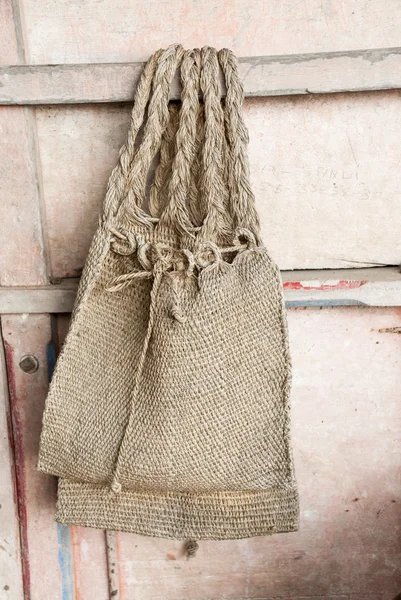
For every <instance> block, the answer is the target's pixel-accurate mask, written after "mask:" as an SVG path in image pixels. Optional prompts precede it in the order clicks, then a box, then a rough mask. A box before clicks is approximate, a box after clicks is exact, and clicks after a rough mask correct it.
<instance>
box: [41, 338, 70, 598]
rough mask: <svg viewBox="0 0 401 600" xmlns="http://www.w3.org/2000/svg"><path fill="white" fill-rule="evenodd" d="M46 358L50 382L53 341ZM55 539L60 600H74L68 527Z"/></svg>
mask: <svg viewBox="0 0 401 600" xmlns="http://www.w3.org/2000/svg"><path fill="white" fill-rule="evenodd" d="M46 357H47V375H48V379H49V382H50V381H51V378H52V376H53V372H54V367H55V366H56V346H55V344H54V342H53V341H51V342H50V343H49V344H48V346H47V348H46ZM57 539H58V544H59V546H58V563H59V565H60V571H61V597H62V600H74V598H75V590H74V578H73V573H74V567H73V564H72V560H71V536H70V528H69V527H68V525H61V523H57Z"/></svg>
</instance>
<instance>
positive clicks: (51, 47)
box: [20, 0, 400, 64]
mask: <svg viewBox="0 0 401 600" xmlns="http://www.w3.org/2000/svg"><path fill="white" fill-rule="evenodd" d="M20 3H21V4H22V7H23V12H24V15H25V21H26V29H27V46H28V48H29V55H30V61H29V62H30V63H34V64H62V63H80V62H86V63H87V62H91V61H93V62H134V61H143V60H146V58H147V57H148V56H149V55H150V54H151V53H152V52H154V51H155V50H156V49H157V48H160V47H163V48H164V47H166V46H167V45H168V44H171V43H172V42H181V43H182V44H183V45H184V46H185V47H187V48H196V47H201V46H203V45H204V44H205V43H211V44H213V45H215V46H216V47H217V48H222V47H228V48H232V49H233V50H234V51H235V52H236V54H237V55H238V56H259V55H262V54H269V55H281V54H286V53H288V52H291V53H293V54H301V53H309V52H332V51H341V50H358V49H360V48H386V47H391V46H398V45H400V17H399V2H398V0H386V2H383V0H369V3H368V4H367V2H366V0H353V1H352V2H322V1H321V0H308V1H307V2H300V1H297V0H280V2H249V1H247V0H225V2H221V3H220V2H217V3H216V2H212V1H210V0H204V1H203V2H188V1H187V0H171V1H170V2H154V3H153V2H139V0H102V2H82V1H81V0H69V2H60V0H20Z"/></svg>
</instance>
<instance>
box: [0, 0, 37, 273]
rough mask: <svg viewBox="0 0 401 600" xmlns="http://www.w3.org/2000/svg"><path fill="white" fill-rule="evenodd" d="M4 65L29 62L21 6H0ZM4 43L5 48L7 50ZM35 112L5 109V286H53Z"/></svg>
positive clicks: (0, 129) (1, 125)
mask: <svg viewBox="0 0 401 600" xmlns="http://www.w3.org/2000/svg"><path fill="white" fill-rule="evenodd" d="M0 22H1V24H2V27H1V33H2V48H1V51H0V52H1V54H0V62H3V63H6V64H8V63H10V62H14V63H23V62H24V60H25V53H24V46H23V39H22V31H21V22H20V18H19V10H18V6H17V4H16V3H15V2H13V0H5V1H4V2H1V3H0ZM3 42H4V44H3ZM32 110H33V109H30V108H20V107H16V106H15V107H8V108H6V109H5V108H4V107H0V138H1V140H2V143H1V145H0V178H1V186H0V221H1V223H2V227H3V231H5V232H7V235H3V236H2V237H1V241H0V284H1V285H30V284H31V285H40V284H44V283H47V281H48V280H47V273H46V267H45V263H44V244H43V236H42V227H41V218H40V185H39V181H40V173H39V169H38V156H37V153H36V146H35V132H36V127H35V121H34V115H33V114H32Z"/></svg>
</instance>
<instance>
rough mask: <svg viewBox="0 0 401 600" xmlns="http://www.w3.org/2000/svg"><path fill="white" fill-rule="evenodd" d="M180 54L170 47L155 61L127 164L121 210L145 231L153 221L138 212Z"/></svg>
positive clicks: (180, 50) (166, 117) (165, 120)
mask: <svg viewBox="0 0 401 600" xmlns="http://www.w3.org/2000/svg"><path fill="white" fill-rule="evenodd" d="M183 54H184V49H183V47H182V46H181V45H180V44H173V45H172V46H169V47H168V48H167V50H165V51H164V52H163V53H162V54H161V55H160V57H159V60H158V64H157V68H156V72H155V74H154V80H153V87H152V96H151V99H150V102H149V107H148V114H147V120H146V123H145V126H144V132H143V139H142V142H141V144H140V146H139V147H138V149H137V151H136V153H135V155H134V158H133V161H132V163H131V168H130V171H129V174H128V178H127V190H128V191H127V194H126V196H125V198H123V200H122V203H121V209H122V210H123V211H124V212H125V214H126V215H127V216H128V217H131V218H133V219H134V220H135V221H137V222H139V223H141V224H142V225H144V226H145V227H149V226H151V224H152V222H154V219H153V218H152V217H151V216H150V215H149V214H148V213H146V212H145V211H144V210H143V208H142V207H143V205H144V203H145V200H146V198H145V191H146V177H147V173H148V171H149V167H150V165H151V162H152V160H153V159H154V157H155V156H156V154H157V153H158V152H159V149H160V145H161V140H162V135H163V132H164V130H165V129H166V127H167V123H168V120H169V109H168V101H169V95H170V86H171V82H172V79H173V77H174V74H175V72H176V70H177V68H178V67H179V65H180V63H181V60H182V57H183Z"/></svg>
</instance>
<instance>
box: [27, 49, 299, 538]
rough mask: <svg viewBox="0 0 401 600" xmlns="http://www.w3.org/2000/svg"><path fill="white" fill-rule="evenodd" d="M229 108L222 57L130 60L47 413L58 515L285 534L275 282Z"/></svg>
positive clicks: (76, 520) (279, 312)
mask: <svg viewBox="0 0 401 600" xmlns="http://www.w3.org/2000/svg"><path fill="white" fill-rule="evenodd" d="M177 69H180V77H181V84H182V93H181V101H180V102H178V103H174V102H169V95H170V87H171V84H172V80H173V77H174V75H175V72H176V70H177ZM220 70H221V71H222V73H223V76H224V80H225V88H226V90H225V95H224V94H223V95H224V99H222V90H221V84H220ZM242 103H243V89H242V85H241V82H240V79H239V77H238V69H237V61H236V59H235V56H234V55H233V54H232V52H230V51H229V50H226V49H224V50H221V51H219V52H216V50H214V49H213V48H210V47H205V48H202V50H189V51H186V50H184V49H183V48H182V46H180V45H173V46H170V47H169V48H167V50H165V51H162V50H160V51H158V52H156V53H155V54H154V56H152V57H151V58H150V59H149V61H148V62H147V64H146V66H145V68H144V70H143V73H142V76H141V78H140V81H139V84H138V87H137V90H136V94H135V103H134V107H133V110H132V115H131V122H130V128H129V134H128V139H127V142H126V144H125V145H124V146H123V148H122V149H121V151H120V156H119V162H118V165H117V166H116V168H115V169H114V171H113V173H112V175H111V177H110V180H109V184H108V189H107V193H106V199H105V202H104V207H103V212H102V215H101V218H100V222H99V226H98V228H97V231H96V233H95V235H94V238H93V240H92V244H91V247H90V250H89V254H88V257H87V260H86V263H85V268H84V271H83V275H82V278H81V281H80V285H79V290H78V295H77V299H76V303H75V306H74V310H73V315H72V321H71V325H70V329H69V332H68V335H67V338H66V341H65V344H64V346H63V348H62V351H61V353H60V356H59V358H58V361H57V365H56V369H55V372H54V375H53V379H52V381H51V385H50V390H49V394H48V397H47V401H46V406H45V412H44V417H43V429H42V435H41V443H40V453H39V461H38V468H39V469H40V470H41V471H44V472H46V473H50V474H53V475H56V476H58V477H59V478H60V479H59V485H58V501H57V514H56V519H57V520H58V521H59V522H61V523H73V524H77V525H84V526H90V527H99V528H105V529H113V530H124V531H131V532H136V533H139V534H144V535H151V536H160V537H169V538H178V539H183V538H184V539H185V538H195V539H230V538H243V537H251V536H258V535H267V534H272V533H274V532H286V531H294V530H296V529H297V527H298V495H297V488H296V482H295V477H294V469H293V459H292V451H291V445H290V407H289V393H290V381H291V364H290V354H289V345H288V332H287V324H286V316H285V309H284V304H283V294H282V284H281V280H280V274H279V270H278V268H277V266H276V264H275V263H274V262H273V261H272V260H271V258H270V257H269V255H268V253H267V251H266V248H265V246H264V245H263V243H262V241H261V239H260V235H259V221H258V216H257V212H256V208H255V201H254V196H253V193H252V191H251V186H250V183H249V168H248V159H247V143H248V133H247V129H246V127H245V125H244V121H243V117H242Z"/></svg>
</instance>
